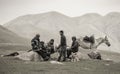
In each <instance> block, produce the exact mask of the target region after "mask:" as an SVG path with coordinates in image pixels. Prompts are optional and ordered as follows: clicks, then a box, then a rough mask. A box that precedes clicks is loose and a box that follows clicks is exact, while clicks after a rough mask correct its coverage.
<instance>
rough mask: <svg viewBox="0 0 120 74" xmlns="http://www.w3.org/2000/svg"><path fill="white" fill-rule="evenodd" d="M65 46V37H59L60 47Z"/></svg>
mask: <svg viewBox="0 0 120 74" xmlns="http://www.w3.org/2000/svg"><path fill="white" fill-rule="evenodd" d="M66 45H67V43H66V37H65V36H64V35H63V36H61V40H60V46H66Z"/></svg>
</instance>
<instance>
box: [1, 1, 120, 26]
mask: <svg viewBox="0 0 120 74" xmlns="http://www.w3.org/2000/svg"><path fill="white" fill-rule="evenodd" d="M48 11H58V12H61V13H64V14H66V15H68V16H72V17H74V16H80V15H82V14H85V13H99V14H101V15H105V14H107V13H109V12H115V11H117V12H120V0H0V24H4V23H6V22H8V21H10V20H12V19H14V18H16V17H18V16H21V15H26V14H36V13H43V12H48Z"/></svg>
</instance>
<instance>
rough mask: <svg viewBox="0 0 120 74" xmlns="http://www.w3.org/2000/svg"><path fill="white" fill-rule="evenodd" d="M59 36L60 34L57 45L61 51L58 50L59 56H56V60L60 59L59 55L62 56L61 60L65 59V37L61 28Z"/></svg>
mask: <svg viewBox="0 0 120 74" xmlns="http://www.w3.org/2000/svg"><path fill="white" fill-rule="evenodd" d="M59 33H60V36H61V40H60V45H59V47H58V49H59V48H60V49H61V51H60V54H59V57H58V61H60V60H61V57H62V56H63V61H66V45H67V44H66V37H65V35H64V32H63V31H62V30H61V31H60V32H59Z"/></svg>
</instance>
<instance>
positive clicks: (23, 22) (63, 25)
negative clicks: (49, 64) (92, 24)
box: [4, 11, 77, 41]
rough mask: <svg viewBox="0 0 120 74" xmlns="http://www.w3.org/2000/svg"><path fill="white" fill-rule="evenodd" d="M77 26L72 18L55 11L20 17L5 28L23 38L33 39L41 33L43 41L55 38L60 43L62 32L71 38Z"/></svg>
mask: <svg viewBox="0 0 120 74" xmlns="http://www.w3.org/2000/svg"><path fill="white" fill-rule="evenodd" d="M76 24H77V22H76V21H74V20H73V19H72V18H70V17H68V16H65V15H63V14H61V13H58V12H55V11H53V12H47V13H42V14H32V15H25V16H20V17H18V18H16V19H14V20H12V21H10V22H8V23H6V24H4V26H5V27H6V28H8V29H9V30H11V31H13V32H15V33H16V34H19V35H20V36H22V37H26V38H30V39H31V38H32V37H34V35H35V34H37V33H39V34H40V35H41V39H42V40H47V41H48V40H49V39H51V38H54V39H57V40H56V41H58V37H59V31H60V30H64V31H65V32H66V36H67V37H70V36H72V35H74V34H75V33H74V32H75V29H76V26H74V25H76ZM70 39H71V38H70Z"/></svg>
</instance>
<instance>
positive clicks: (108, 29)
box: [3, 11, 120, 52]
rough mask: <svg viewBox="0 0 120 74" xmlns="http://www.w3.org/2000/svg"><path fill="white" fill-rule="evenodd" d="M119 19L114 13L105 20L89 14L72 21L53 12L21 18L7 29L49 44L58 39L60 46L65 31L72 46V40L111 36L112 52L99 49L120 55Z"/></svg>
mask: <svg viewBox="0 0 120 74" xmlns="http://www.w3.org/2000/svg"><path fill="white" fill-rule="evenodd" d="M119 19H120V13H119V12H111V13H109V14H107V15H105V16H101V15H99V14H97V13H88V14H85V15H82V16H79V17H69V16H66V15H63V14H61V13H58V12H55V11H52V12H47V13H42V14H29V15H24V16H20V17H18V18H16V19H13V20H12V21H10V22H8V23H6V24H4V25H3V26H4V27H6V28H7V29H9V30H11V31H13V32H15V33H16V34H18V35H20V36H22V37H25V38H28V39H31V38H32V37H34V35H35V34H36V33H39V34H40V35H41V40H44V41H49V39H51V38H54V39H55V41H56V42H59V30H64V31H65V35H66V36H67V39H68V44H70V43H71V42H70V41H71V37H72V36H77V37H78V38H79V37H80V36H85V35H88V36H90V35H92V34H94V35H95V37H96V38H99V37H104V36H106V35H107V36H108V38H109V40H110V42H111V45H112V46H111V47H110V48H108V47H107V46H105V45H104V44H102V45H101V46H100V47H99V49H101V50H110V51H119V52H120V49H119V48H120V35H119V32H120V31H119V29H120V20H119Z"/></svg>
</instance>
